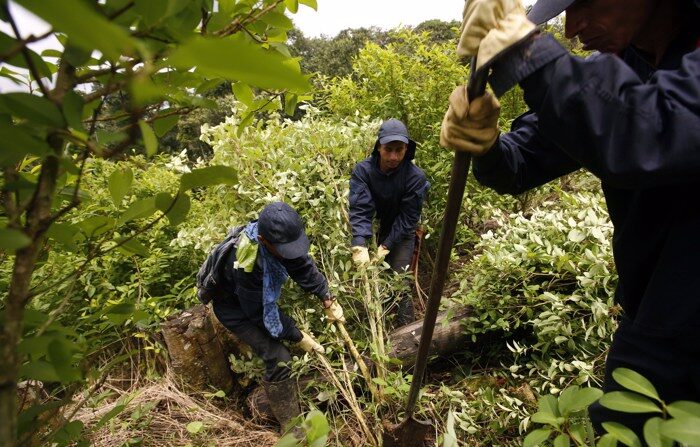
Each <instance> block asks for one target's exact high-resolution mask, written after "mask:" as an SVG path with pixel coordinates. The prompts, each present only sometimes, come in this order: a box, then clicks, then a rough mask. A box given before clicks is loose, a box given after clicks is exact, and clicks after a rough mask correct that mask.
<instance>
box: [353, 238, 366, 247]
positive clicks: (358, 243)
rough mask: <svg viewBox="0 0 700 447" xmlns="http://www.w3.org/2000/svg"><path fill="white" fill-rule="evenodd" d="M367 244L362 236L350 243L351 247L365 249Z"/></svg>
mask: <svg viewBox="0 0 700 447" xmlns="http://www.w3.org/2000/svg"><path fill="white" fill-rule="evenodd" d="M365 244H366V239H365V238H364V237H362V236H355V237H353V238H352V241H351V242H350V245H351V246H353V247H357V246H360V247H364V246H365Z"/></svg>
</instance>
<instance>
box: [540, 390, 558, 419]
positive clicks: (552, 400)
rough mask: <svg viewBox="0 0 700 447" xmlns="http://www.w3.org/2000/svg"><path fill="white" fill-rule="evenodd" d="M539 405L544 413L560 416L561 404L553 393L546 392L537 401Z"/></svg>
mask: <svg viewBox="0 0 700 447" xmlns="http://www.w3.org/2000/svg"><path fill="white" fill-rule="evenodd" d="M537 407H538V409H539V411H541V412H542V413H550V414H552V415H554V416H559V415H560V413H559V404H558V403H557V398H556V397H554V396H552V395H551V394H546V395H544V396H542V397H540V399H539V400H538V401H537Z"/></svg>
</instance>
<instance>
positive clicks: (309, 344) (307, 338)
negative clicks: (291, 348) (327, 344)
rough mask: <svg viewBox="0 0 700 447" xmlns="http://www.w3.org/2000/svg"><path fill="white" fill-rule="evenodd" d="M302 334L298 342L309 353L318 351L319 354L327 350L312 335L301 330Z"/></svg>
mask: <svg viewBox="0 0 700 447" xmlns="http://www.w3.org/2000/svg"><path fill="white" fill-rule="evenodd" d="M301 336H302V337H301V341H300V342H299V343H297V344H298V345H299V347H300V348H301V349H303V350H304V351H306V352H308V353H311V352H313V351H316V352H318V353H319V354H323V353H324V352H325V351H324V349H323V346H321V343H319V342H317V341H316V339H315V338H313V337H312V336H311V335H309V334H307V333H306V332H304V331H301Z"/></svg>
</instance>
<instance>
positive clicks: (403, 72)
mask: <svg viewBox="0 0 700 447" xmlns="http://www.w3.org/2000/svg"><path fill="white" fill-rule="evenodd" d="M392 37H393V38H394V39H395V40H394V41H393V42H392V43H390V44H388V45H387V46H386V47H380V46H379V45H377V44H374V43H368V44H367V45H366V46H365V47H364V48H363V49H362V50H361V51H360V53H359V55H358V56H357V58H356V59H355V62H354V63H353V73H352V77H346V78H342V79H339V80H337V81H335V82H333V83H330V84H329V85H327V86H326V87H325V89H324V91H323V92H322V93H321V95H322V98H323V103H324V105H325V107H326V108H327V109H328V110H329V111H330V112H331V113H333V114H334V115H336V116H338V117H344V116H352V115H354V114H355V111H359V113H361V114H362V115H369V116H371V117H372V118H379V119H387V118H392V117H393V118H398V119H400V120H402V121H404V122H405V123H406V125H407V126H408V128H409V131H410V133H411V136H412V137H413V138H414V139H415V140H416V141H424V140H426V139H428V138H429V137H431V136H433V135H436V129H438V130H439V125H440V121H441V120H442V115H443V114H444V113H445V108H446V103H447V101H446V99H447V97H448V96H449V94H450V92H451V91H452V89H453V88H454V87H455V86H456V85H458V84H460V83H464V82H465V80H466V79H467V69H466V67H463V66H460V64H459V63H458V61H457V58H456V56H455V54H454V44H453V43H451V42H448V43H441V44H432V43H431V42H430V40H429V36H428V35H427V34H417V33H412V32H410V31H407V30H404V31H399V32H397V33H396V34H395V35H393V36H392Z"/></svg>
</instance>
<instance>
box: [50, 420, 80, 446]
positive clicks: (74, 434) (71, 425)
mask: <svg viewBox="0 0 700 447" xmlns="http://www.w3.org/2000/svg"><path fill="white" fill-rule="evenodd" d="M83 427H84V424H83V422H82V421H79V420H73V421H70V422H68V423H67V424H65V425H64V426H63V427H61V428H60V430H58V432H56V434H55V435H54V437H53V439H52V441H54V445H70V444H72V443H73V442H74V441H76V440H77V439H78V438H79V437H80V434H81V433H82V431H83Z"/></svg>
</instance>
